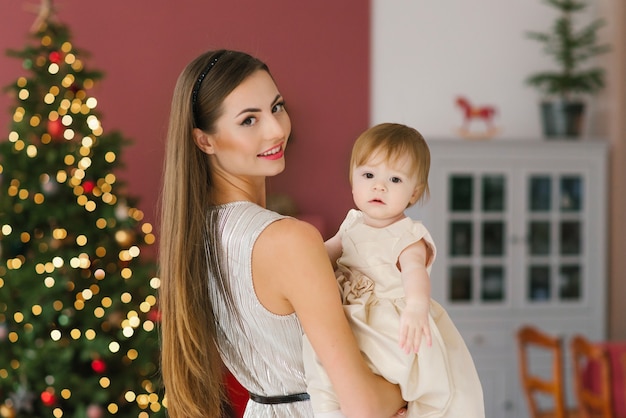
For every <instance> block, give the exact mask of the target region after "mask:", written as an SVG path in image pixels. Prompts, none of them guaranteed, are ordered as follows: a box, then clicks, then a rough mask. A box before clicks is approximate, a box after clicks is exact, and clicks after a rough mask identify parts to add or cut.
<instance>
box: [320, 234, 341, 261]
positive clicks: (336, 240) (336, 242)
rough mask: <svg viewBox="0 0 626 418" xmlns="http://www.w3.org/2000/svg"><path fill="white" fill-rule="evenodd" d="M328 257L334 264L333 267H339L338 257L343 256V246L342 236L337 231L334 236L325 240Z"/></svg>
mask: <svg viewBox="0 0 626 418" xmlns="http://www.w3.org/2000/svg"><path fill="white" fill-rule="evenodd" d="M324 246H325V247H326V252H327V253H328V258H330V262H331V263H332V265H333V268H337V259H338V258H339V257H340V256H341V253H342V251H343V247H342V246H341V236H340V235H339V232H337V233H336V234H335V235H334V236H333V237H332V238H329V239H327V240H326V241H325V242H324Z"/></svg>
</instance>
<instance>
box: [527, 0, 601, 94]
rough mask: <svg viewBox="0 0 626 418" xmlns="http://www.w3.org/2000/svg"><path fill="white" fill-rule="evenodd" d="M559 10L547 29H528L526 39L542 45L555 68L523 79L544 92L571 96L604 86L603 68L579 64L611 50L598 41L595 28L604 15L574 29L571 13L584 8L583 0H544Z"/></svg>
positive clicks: (584, 2) (599, 24) (599, 25)
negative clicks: (550, 26)
mask: <svg viewBox="0 0 626 418" xmlns="http://www.w3.org/2000/svg"><path fill="white" fill-rule="evenodd" d="M544 3H545V4H547V5H548V6H550V7H552V8H554V9H556V10H557V11H558V17H557V18H556V20H555V21H554V25H553V27H552V29H551V31H550V32H536V31H529V32H527V33H526V35H527V36H528V38H529V39H532V40H534V41H537V42H539V43H541V44H542V45H543V51H544V52H545V53H546V54H547V55H549V56H551V57H552V58H553V59H554V61H555V62H556V64H557V69H556V70H554V71H541V72H537V73H535V74H532V75H530V76H529V77H528V78H527V79H526V83H527V84H528V85H530V86H533V87H535V88H537V89H538V90H539V91H541V92H542V93H544V94H547V95H556V96H558V97H560V98H562V99H571V98H572V96H573V95H576V94H593V93H596V92H598V91H599V90H600V89H602V87H604V76H605V73H604V70H603V69H602V68H600V67H592V68H582V66H583V64H584V63H585V62H586V61H587V60H589V59H591V58H593V57H595V56H596V55H600V54H604V53H606V52H608V51H609V50H610V47H609V46H608V45H605V44H598V38H597V32H598V30H599V29H600V28H601V27H602V26H604V24H605V22H604V20H603V19H595V20H594V21H592V22H591V23H589V24H587V25H585V26H584V27H582V28H580V29H579V30H576V29H575V28H574V23H573V21H574V19H573V14H575V13H579V12H582V11H583V10H585V9H586V8H587V3H586V1H585V0H544Z"/></svg>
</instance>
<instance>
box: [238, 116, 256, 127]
mask: <svg viewBox="0 0 626 418" xmlns="http://www.w3.org/2000/svg"><path fill="white" fill-rule="evenodd" d="M255 122H256V118H255V117H252V116H248V117H247V118H245V119H244V120H243V121H242V122H241V125H242V126H252V125H254V123H255Z"/></svg>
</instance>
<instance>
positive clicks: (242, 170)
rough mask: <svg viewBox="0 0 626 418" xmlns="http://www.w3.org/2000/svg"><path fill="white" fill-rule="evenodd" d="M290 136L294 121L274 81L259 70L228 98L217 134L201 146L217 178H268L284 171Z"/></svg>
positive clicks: (225, 100)
mask: <svg viewBox="0 0 626 418" xmlns="http://www.w3.org/2000/svg"><path fill="white" fill-rule="evenodd" d="M290 133H291V121H290V119H289V115H288V114H287V111H286V110H285V104H284V101H283V98H282V96H281V95H280V93H279V92H278V88H277V87H276V84H275V83H274V80H272V77H270V75H269V74H268V73H267V72H266V71H257V72H255V73H253V74H252V75H251V76H249V77H248V78H247V79H245V80H244V81H243V82H242V83H241V84H240V85H239V86H237V88H235V89H234V90H233V91H232V92H231V93H230V94H229V95H228V96H226V98H225V99H224V103H223V104H222V115H221V116H220V117H219V119H218V120H217V122H216V124H215V133H214V134H210V135H207V137H206V144H201V143H199V144H198V146H199V147H200V148H201V149H202V150H203V151H204V152H206V153H207V154H209V155H210V158H211V168H212V171H213V173H214V174H215V175H220V174H221V175H224V176H226V177H228V176H237V177H266V176H273V175H276V174H278V173H280V172H282V171H283V170H284V168H285V157H284V154H285V147H286V145H287V139H288V138H289V134H290ZM203 145H204V146H203Z"/></svg>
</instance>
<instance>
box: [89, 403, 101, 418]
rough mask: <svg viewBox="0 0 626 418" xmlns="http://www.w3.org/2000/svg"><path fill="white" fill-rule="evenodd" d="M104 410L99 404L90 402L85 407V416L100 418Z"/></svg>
mask: <svg viewBox="0 0 626 418" xmlns="http://www.w3.org/2000/svg"><path fill="white" fill-rule="evenodd" d="M103 416H104V410H103V409H102V407H101V406H100V405H95V404H91V405H89V406H88V407H87V418H102V417H103Z"/></svg>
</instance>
